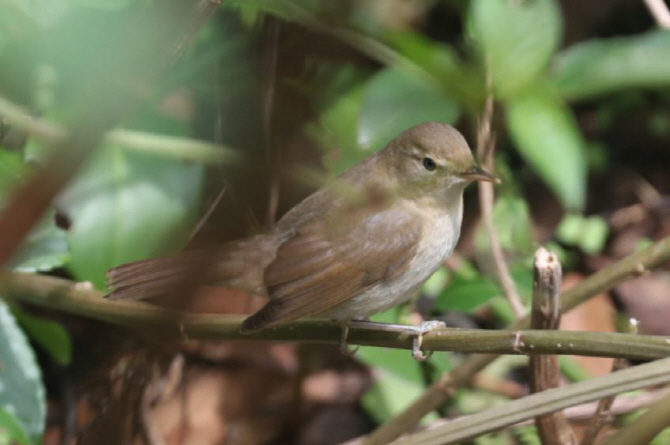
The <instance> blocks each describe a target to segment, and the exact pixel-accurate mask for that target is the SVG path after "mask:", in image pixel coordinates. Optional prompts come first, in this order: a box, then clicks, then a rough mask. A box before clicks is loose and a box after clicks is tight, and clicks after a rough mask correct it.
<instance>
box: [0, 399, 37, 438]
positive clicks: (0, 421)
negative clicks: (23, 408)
mask: <svg viewBox="0 0 670 445" xmlns="http://www.w3.org/2000/svg"><path fill="white" fill-rule="evenodd" d="M30 443H31V441H30V439H28V436H27V435H26V433H25V431H23V427H22V426H21V424H20V423H19V421H18V420H17V419H16V417H14V416H13V415H12V414H10V413H9V412H8V411H7V410H6V409H4V408H3V407H1V406H0V444H3V445H5V444H20V445H30Z"/></svg>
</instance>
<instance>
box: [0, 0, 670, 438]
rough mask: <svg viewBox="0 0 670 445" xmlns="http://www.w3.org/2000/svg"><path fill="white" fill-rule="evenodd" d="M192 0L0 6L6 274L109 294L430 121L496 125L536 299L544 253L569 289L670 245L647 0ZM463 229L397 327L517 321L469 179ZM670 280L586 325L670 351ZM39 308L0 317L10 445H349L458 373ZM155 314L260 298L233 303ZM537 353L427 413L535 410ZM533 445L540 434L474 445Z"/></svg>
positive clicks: (669, 49) (666, 59)
mask: <svg viewBox="0 0 670 445" xmlns="http://www.w3.org/2000/svg"><path fill="white" fill-rule="evenodd" d="M178 3H180V2H173V1H169V2H156V1H151V0H49V1H42V0H32V1H31V0H6V1H4V2H1V3H0V203H2V205H3V207H4V213H2V215H0V238H1V239H0V259H2V260H5V261H6V267H7V268H8V269H11V270H13V271H18V272H26V273H30V274H48V275H54V276H58V277H63V278H68V279H71V280H74V281H77V282H86V283H90V284H88V285H86V286H90V288H92V289H96V290H98V291H104V290H105V271H106V270H108V269H109V268H111V267H113V266H116V265H118V264H122V263H125V262H129V261H134V260H138V259H143V258H149V257H152V256H157V255H160V254H165V253H168V252H173V251H177V250H179V249H181V248H183V247H184V246H186V245H189V246H199V245H210V244H212V243H217V242H223V241H227V240H232V239H236V238H240V237H243V236H248V235H251V234H254V233H258V232H260V231H262V230H265V229H267V228H268V227H270V226H271V225H272V224H273V223H274V222H275V221H276V220H277V219H278V217H280V216H281V214H283V212H285V211H286V210H287V209H289V208H290V207H291V206H293V205H294V204H295V203H297V202H298V201H299V200H300V199H301V198H303V197H304V196H306V195H307V194H309V193H310V192H311V191H312V190H314V188H315V187H317V186H318V184H320V181H321V180H322V179H323V178H324V177H330V176H333V175H335V174H337V173H339V172H341V171H343V170H344V169H346V168H347V167H349V166H351V165H353V164H355V163H357V162H359V161H360V160H362V159H364V158H365V157H366V156H368V155H369V154H370V153H371V152H373V151H374V150H377V149H379V148H381V147H383V146H384V145H385V143H387V142H388V141H389V140H390V139H392V138H393V137H394V136H395V135H396V134H397V133H399V132H400V131H402V130H404V129H406V128H408V127H411V126H413V125H415V124H417V123H420V122H424V121H428V120H438V121H442V122H448V123H451V124H453V125H456V126H457V127H458V128H459V129H461V130H462V132H463V133H464V134H465V135H466V138H467V139H468V140H469V141H470V143H471V146H472V147H473V150H474V149H475V147H476V146H477V145H478V144H477V142H478V131H477V130H478V128H480V129H481V127H480V126H479V123H480V122H481V121H482V119H484V120H486V119H489V120H491V122H492V127H493V132H494V134H495V137H494V140H495V144H494V145H495V156H494V160H493V163H494V169H495V171H496V173H497V174H498V175H499V176H500V177H501V178H502V179H503V183H502V185H500V186H498V187H497V188H496V191H495V194H496V200H495V204H494V205H493V207H492V209H491V214H490V218H491V220H492V222H493V226H494V227H495V234H494V236H495V237H497V238H498V242H499V245H500V246H501V247H502V250H503V252H504V258H505V264H506V266H507V267H508V268H509V273H510V276H511V277H512V278H513V281H514V287H515V288H516V289H517V291H518V294H519V295H520V296H521V298H522V301H523V303H524V304H525V306H526V307H528V306H529V304H530V297H531V294H532V286H533V270H532V260H533V253H534V251H535V249H536V248H537V247H538V246H539V245H544V246H547V247H549V248H550V249H551V250H552V251H554V252H556V253H557V255H558V257H559V258H560V260H561V263H562V264H563V269H564V272H565V277H564V285H565V286H570V285H576V284H578V283H579V282H581V281H582V280H583V279H584V277H585V276H587V275H589V274H591V273H592V272H594V271H597V270H600V269H602V268H603V267H605V266H607V265H610V264H612V263H614V262H615V261H617V260H620V259H621V258H623V257H625V256H626V255H629V254H631V253H634V252H637V251H639V250H640V249H642V248H644V247H646V246H649V245H651V244H652V243H653V242H655V241H657V240H660V239H662V238H663V237H665V236H667V235H668V234H669V233H670V205H669V202H670V201H668V192H669V191H670V175H668V172H669V171H670V170H669V169H670V150H669V147H670V32H669V31H667V30H665V29H663V22H662V17H659V16H657V17H656V18H657V19H658V21H659V22H660V23H657V22H656V21H655V20H654V17H653V16H652V14H650V11H649V10H648V9H647V7H646V5H645V2H643V1H638V0H616V1H614V0H612V1H608V2H601V1H597V0H589V1H580V2H573V1H564V2H559V1H557V0H472V1H460V0H441V1H438V0H434V1H431V0H425V1H421V0H415V1H410V0H347V1H328V0H223V1H222V4H221V5H217V4H216V2H213V1H204V0H203V1H196V0H192V1H188V2H181V3H187V4H188V6H185V5H183V4H182V5H180V6H177V5H178ZM665 26H666V27H667V23H666V25H665ZM487 98H492V100H493V101H494V107H493V108H492V109H490V110H489V113H488V114H487V112H486V107H485V106H486V103H487ZM479 137H480V141H481V137H482V133H481V132H480V133H479ZM480 154H481V153H480ZM465 212H466V214H465V220H464V230H463V236H462V240H461V243H460V246H459V249H458V254H456V255H454V257H452V258H451V259H450V260H449V261H448V263H447V264H446V265H445V267H444V268H443V269H441V270H440V271H438V272H437V273H436V274H435V276H433V277H432V278H431V279H430V280H429V282H428V283H426V285H425V286H424V289H423V291H422V294H421V295H420V296H419V297H418V298H417V299H416V300H415V301H413V302H412V303H411V304H409V305H407V306H406V307H402V308H396V309H394V310H392V311H390V312H388V313H385V314H380V315H379V316H378V318H377V319H378V320H380V321H391V322H403V323H416V322H417V321H418V320H420V319H421V318H427V319H434V318H439V319H443V320H445V321H446V322H447V324H448V325H450V326H455V327H463V328H471V327H479V328H503V327H504V326H506V325H508V324H509V323H511V322H512V321H514V320H515V314H514V311H513V308H512V307H511V306H510V305H509V303H508V302H507V300H506V299H505V297H504V294H505V293H509V292H505V291H503V290H502V289H501V287H500V285H499V284H498V282H499V277H500V273H499V271H498V270H497V269H496V263H495V261H494V259H493V257H492V255H491V239H490V238H491V233H490V231H487V230H486V225H485V224H482V222H481V217H480V214H481V213H480V210H479V200H478V196H477V192H476V188H475V187H472V188H471V189H469V190H468V192H467V193H466V211H465ZM38 215H39V219H38V220H36V218H37V217H38ZM33 223H35V224H34V226H33ZM28 230H29V232H28ZM26 232H27V233H26ZM24 234H25V237H24ZM19 241H21V244H20V247H19V248H18V250H16V251H14V249H13V247H14V244H16V243H18V242H19ZM10 254H11V255H10ZM10 257H11V258H10ZM666 269H667V267H666ZM669 276H670V275H668V273H667V271H658V272H655V273H653V274H647V275H645V276H643V277H642V278H640V279H637V280H635V281H631V282H627V283H625V284H622V285H620V286H618V287H616V288H615V290H614V291H613V292H612V293H609V294H607V295H602V294H601V295H599V296H597V297H596V298H595V299H594V300H592V301H591V302H590V303H589V304H590V306H589V308H588V309H583V310H582V311H581V312H580V313H579V314H581V321H579V320H580V318H579V317H580V316H579V315H576V316H573V317H572V318H570V320H571V323H572V324H571V325H570V326H569V327H571V328H573V329H579V330H607V331H616V330H623V331H626V330H627V329H629V327H628V326H627V322H626V320H627V319H628V316H630V315H632V316H634V317H636V318H637V319H638V320H639V323H640V327H639V329H640V330H641V332H642V333H645V334H657V335H669V334H670V329H668V326H667V317H668V315H670V300H669V299H668V295H670V292H669V291H670V278H669ZM86 286H84V289H86ZM9 296H10V295H5V297H9ZM19 300H20V298H19V297H16V296H14V298H8V299H7V300H0V360H1V361H2V366H1V367H0V443H12V441H14V442H18V443H23V444H32V443H39V442H40V441H41V442H42V443H44V444H51V443H74V442H73V441H75V442H76V443H81V444H86V443H139V442H134V441H144V442H145V443H151V444H159V443H170V444H180V443H202V444H209V443H212V444H214V443H243V444H247V443H299V444H330V443H340V442H341V441H344V440H346V439H350V438H354V437H357V436H359V435H362V434H365V433H369V432H370V431H372V430H373V429H374V428H375V427H376V426H377V425H380V424H383V423H384V422H388V421H389V420H390V419H393V417H394V416H395V415H397V414H398V413H400V412H402V410H403V409H405V408H406V407H407V406H408V405H409V404H410V402H411V401H412V400H415V399H416V398H417V397H419V396H420V395H421V394H422V393H423V392H424V390H425V389H426V387H428V386H429V385H430V384H431V383H432V382H434V381H436V380H437V379H438V378H439V376H440V375H442V373H444V372H448V371H450V370H452V369H454V367H455V366H457V365H458V363H461V362H462V360H464V358H463V356H462V355H459V354H455V353H439V354H435V355H434V356H433V357H432V358H431V359H430V360H429V361H427V362H425V363H416V362H414V361H412V360H411V357H410V354H409V353H408V352H407V351H406V350H401V349H397V350H396V349H386V348H373V347H362V348H361V350H360V351H359V352H358V354H357V355H356V356H355V357H354V358H348V357H342V356H340V355H339V353H338V351H337V349H336V348H335V347H331V346H314V345H311V344H285V343H284V344H281V343H279V344H278V343H273V344H265V343H263V344H261V343H259V342H223V341H220V340H219V341H188V339H186V340H183V339H182V340H179V341H177V340H174V339H173V338H172V337H168V336H163V335H159V334H157V333H156V332H152V329H143V328H142V326H138V325H132V323H130V324H131V325H132V326H131V329H123V328H119V327H115V326H113V325H112V324H107V323H103V322H101V321H96V320H94V319H92V318H90V317H80V316H74V315H66V314H63V313H61V312H59V311H53V310H47V309H44V308H42V309H39V308H37V307H35V306H30V305H24V304H22V303H20V302H19ZM159 303H160V304H161V305H168V306H170V307H172V308H177V309H180V310H181V309H186V310H192V311H200V312H207V313H223V314H231V313H232V314H242V313H248V312H250V311H251V310H253V309H254V308H256V307H258V305H259V304H262V303H261V302H258V301H255V300H253V299H250V298H249V297H247V296H244V295H239V294H236V293H232V292H228V291H223V290H220V289H209V290H206V291H202V290H201V291H199V292H198V293H197V296H191V298H189V299H187V300H185V301H184V300H181V301H171V302H166V301H161V302H159ZM70 312H72V311H70ZM74 312H77V310H74ZM94 318H95V317H94ZM100 318H102V319H104V317H100V316H99V317H98V319H100ZM527 361H528V360H527V359H526V358H525V357H523V356H507V357H504V358H503V359H500V360H498V361H496V362H495V364H494V365H493V366H490V367H488V368H487V369H486V371H485V372H483V373H481V374H479V375H478V377H477V378H476V379H474V380H473V382H472V385H471V386H470V387H469V388H467V389H461V390H459V391H458V392H456V393H455V394H454V396H453V397H451V398H450V399H449V400H448V401H447V402H446V403H441V404H440V407H439V408H438V409H436V410H430V411H431V413H430V414H429V415H427V416H425V417H424V418H423V419H424V420H423V421H424V422H431V421H433V420H435V419H436V418H437V417H438V416H455V415H458V414H463V413H470V412H475V411H479V410H481V409H483V408H484V407H488V406H492V405H495V404H498V403H502V402H504V401H506V400H508V399H511V398H516V397H519V396H521V395H523V394H525V392H526V391H527V389H526V386H525V385H526V384H527V378H526V376H525V374H524V373H525V372H526V370H527ZM602 363H603V362H595V364H594V362H583V361H577V360H575V359H573V358H567V357H565V358H563V359H562V360H561V369H562V371H563V376H564V378H565V379H566V380H568V381H579V380H583V379H588V378H590V377H592V376H593V375H594V374H602V373H607V372H609V370H610V366H611V365H610V364H609V362H608V363H606V364H604V365H603V364H602ZM471 377H472V376H471ZM644 394H646V393H644ZM632 411H634V409H633V408H630V409H628V413H627V416H621V417H619V418H617V420H616V422H615V425H616V426H621V425H623V424H625V423H627V422H629V421H630V419H631V418H632V417H635V416H636V415H637V414H636V413H632V414H630V412H632ZM575 422H577V420H575ZM537 440H538V439H537V435H536V434H535V432H534V431H533V428H532V427H528V426H524V427H518V428H515V429H510V430H507V431H504V432H502V433H499V434H496V435H488V436H481V437H479V438H478V439H475V440H474V441H475V442H477V443H491V444H498V443H501V444H503V443H536V442H537ZM657 440H658V442H657V443H666V442H667V440H668V439H667V437H666V438H665V439H664V438H663V436H661V437H660V438H659V439H657ZM664 440H665V441H666V442H664Z"/></svg>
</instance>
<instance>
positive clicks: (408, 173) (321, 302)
mask: <svg viewBox="0 0 670 445" xmlns="http://www.w3.org/2000/svg"><path fill="white" fill-rule="evenodd" d="M471 180H492V177H491V176H490V175H488V174H487V173H486V172H484V171H482V170H480V169H479V168H478V167H476V165H475V164H474V161H473V158H472V155H471V153H470V149H469V148H468V146H467V143H466V142H465V140H464V139H463V137H462V136H461V135H460V133H458V131H456V130H455V129H454V128H453V127H451V126H449V125H446V124H440V123H435V122H430V123H427V124H422V125H419V126H417V127H414V128H412V129H410V130H407V131H406V132H404V133H402V134H401V135H399V136H398V137H397V138H396V139H394V140H393V141H392V142H391V143H389V145H388V146H387V147H386V148H384V149H383V150H381V151H379V152H377V153H375V154H373V155H372V156H370V157H369V158H368V159H366V160H365V161H364V162H362V163H361V164H358V165H356V166H354V167H352V168H351V169H349V170H348V171H346V172H345V173H343V174H342V175H340V176H339V177H338V178H336V180H334V181H333V182H332V183H331V184H329V185H328V186H326V187H324V188H323V189H321V190H319V191H317V192H316V193H314V194H313V195H311V196H309V197H308V198H306V199H305V200H304V201H302V202H301V203H299V204H298V205H296V206H295V207H294V208H293V209H291V210H290V211H289V212H288V213H287V214H286V215H285V216H284V217H283V218H282V219H281V220H280V221H279V222H278V223H277V225H276V226H275V228H274V229H273V230H272V231H270V232H269V233H267V234H265V235H259V236H256V237H253V238H249V239H246V240H241V241H237V242H233V243H229V244H225V245H223V246H216V247H212V248H208V249H203V250H196V251H185V252H181V253H178V254H176V255H173V256H170V257H165V258H157V259H151V260H146V261H139V262H136V263H131V264H127V265H123V266H119V267H117V268H115V269H112V270H111V271H109V273H108V277H109V285H110V287H111V289H112V292H111V293H110V298H117V299H121V298H146V297H150V296H156V295H160V294H164V293H169V292H172V291H174V290H175V289H178V286H179V285H180V284H179V283H182V284H181V285H183V283H187V284H188V285H197V284H216V285H221V286H226V287H233V288H237V289H241V290H244V291H246V292H251V293H254V294H258V295H264V296H267V297H268V298H269V299H270V302H269V303H268V304H267V305H266V306H265V307H263V308H262V309H261V310H260V311H258V312H257V313H256V314H254V315H252V316H250V317H249V318H247V319H246V320H245V322H244V324H243V326H242V331H254V330H258V329H262V328H265V327H268V326H273V325H277V324H280V323H286V322H289V321H292V320H295V319H298V318H302V317H309V316H325V317H330V318H334V319H337V320H341V321H344V322H346V321H347V320H349V319H351V318H358V317H367V316H369V315H371V314H372V313H375V312H378V311H380V310H382V309H385V308H387V307H389V306H391V305H393V304H397V303H398V302H400V301H403V300H405V299H407V298H408V297H409V296H410V295H411V292H412V291H414V290H415V289H417V288H418V287H419V286H420V285H421V284H422V283H423V281H425V280H426V279H427V278H428V276H429V275H430V274H431V273H432V272H434V271H435V269H437V267H439V265H440V264H441V263H442V261H443V260H444V259H445V258H446V257H447V256H448V255H449V254H450V253H451V251H452V250H453V247H454V245H455V244H456V241H457V239H458V234H459V231H460V223H461V215H462V192H463V189H464V187H465V185H466V184H467V182H468V181H471Z"/></svg>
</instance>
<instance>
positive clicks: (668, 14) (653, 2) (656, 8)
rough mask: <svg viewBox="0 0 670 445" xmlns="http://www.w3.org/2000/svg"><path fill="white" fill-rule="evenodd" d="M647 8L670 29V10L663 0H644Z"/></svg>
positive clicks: (657, 20) (662, 24) (661, 24)
mask: <svg viewBox="0 0 670 445" xmlns="http://www.w3.org/2000/svg"><path fill="white" fill-rule="evenodd" d="M644 4H645V5H647V9H649V12H650V13H651V15H652V16H653V17H654V20H656V24H658V26H660V27H661V28H663V29H670V10H668V5H666V4H665V2H664V1H663V0H644Z"/></svg>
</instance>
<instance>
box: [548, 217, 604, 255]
mask: <svg viewBox="0 0 670 445" xmlns="http://www.w3.org/2000/svg"><path fill="white" fill-rule="evenodd" d="M556 234H557V236H558V239H560V240H561V241H562V242H564V243H565V244H569V245H572V246H578V247H579V248H581V249H582V250H583V251H584V253H587V254H590V255H593V254H595V253H598V252H601V251H602V249H603V248H604V247H605V242H606V241H607V236H608V235H609V226H608V225H607V222H606V221H605V220H604V219H603V218H601V217H599V216H589V217H585V216H583V215H579V214H567V215H565V217H563V219H562V220H561V223H560V224H559V225H558V229H557V230H556Z"/></svg>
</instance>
